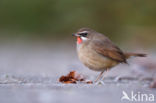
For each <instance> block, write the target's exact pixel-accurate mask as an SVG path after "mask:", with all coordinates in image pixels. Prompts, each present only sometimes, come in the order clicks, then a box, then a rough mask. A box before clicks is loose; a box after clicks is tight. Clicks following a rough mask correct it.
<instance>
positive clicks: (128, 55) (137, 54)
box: [125, 53, 147, 59]
mask: <svg viewBox="0 0 156 103" xmlns="http://www.w3.org/2000/svg"><path fill="white" fill-rule="evenodd" d="M131 56H134V57H146V56H147V54H143V53H125V57H126V58H127V59H128V58H130V57H131Z"/></svg>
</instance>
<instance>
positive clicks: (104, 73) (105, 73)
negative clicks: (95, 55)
mask: <svg viewBox="0 0 156 103" xmlns="http://www.w3.org/2000/svg"><path fill="white" fill-rule="evenodd" d="M108 71H109V69H106V71H105V72H104V75H103V77H102V79H101V80H104V79H105V74H106V73H107V72H108Z"/></svg>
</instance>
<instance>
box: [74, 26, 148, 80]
mask: <svg viewBox="0 0 156 103" xmlns="http://www.w3.org/2000/svg"><path fill="white" fill-rule="evenodd" d="M72 35H73V36H75V37H77V43H76V44H77V54H78V58H79V60H80V61H81V62H82V63H83V64H84V65H85V66H86V67H88V68H89V69H90V70H93V71H98V72H100V74H99V75H98V76H97V78H96V80H95V82H98V81H99V80H100V79H101V78H102V77H103V74H104V73H106V72H108V71H109V70H110V69H111V68H113V67H115V66H117V65H118V64H121V63H126V64H128V63H127V59H128V58H130V57H131V56H134V57H146V54H143V53H131V52H123V51H122V50H121V49H120V48H119V47H118V46H116V45H115V44H114V43H113V42H112V41H111V40H110V39H109V38H108V37H107V36H105V35H104V34H102V33H99V32H97V31H95V30H93V29H90V28H86V27H85V28H81V29H79V30H78V31H77V32H76V33H73V34H72Z"/></svg>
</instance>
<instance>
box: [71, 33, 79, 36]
mask: <svg viewBox="0 0 156 103" xmlns="http://www.w3.org/2000/svg"><path fill="white" fill-rule="evenodd" d="M72 36H76V37H77V36H80V35H79V34H77V33H74V34H72Z"/></svg>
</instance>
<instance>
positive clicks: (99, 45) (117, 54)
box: [91, 40, 127, 63]
mask: <svg viewBox="0 0 156 103" xmlns="http://www.w3.org/2000/svg"><path fill="white" fill-rule="evenodd" d="M91 45H92V46H91V47H93V48H92V49H94V50H95V51H96V52H97V53H99V54H101V55H103V56H105V57H108V58H110V59H112V60H115V61H117V62H124V63H127V62H126V58H125V55H124V53H123V52H122V51H121V50H120V48H118V47H117V46H116V45H114V44H113V43H112V42H111V41H110V40H102V41H99V40H94V41H93V42H92V44H91Z"/></svg>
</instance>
